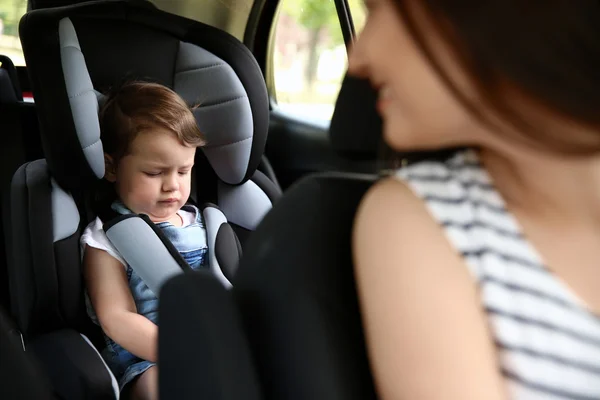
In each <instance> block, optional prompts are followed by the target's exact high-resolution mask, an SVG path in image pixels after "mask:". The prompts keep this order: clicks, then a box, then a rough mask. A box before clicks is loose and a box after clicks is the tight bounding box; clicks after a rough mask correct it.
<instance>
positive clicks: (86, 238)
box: [79, 210, 196, 267]
mask: <svg viewBox="0 0 600 400" xmlns="http://www.w3.org/2000/svg"><path fill="white" fill-rule="evenodd" d="M177 214H179V216H180V217H181V220H182V221H183V223H182V225H181V226H182V227H185V226H188V225H191V224H193V223H194V222H195V220H196V215H195V214H194V213H192V212H189V211H185V210H179V211H177ZM102 225H103V223H102V221H101V220H100V218H96V219H95V220H94V221H92V222H90V223H89V224H88V226H86V228H85V230H84V231H83V235H81V239H80V240H79V244H80V246H81V257H82V259H83V255H84V252H85V247H86V245H88V246H90V247H93V248H95V249H99V250H104V251H106V252H107V253H108V254H110V255H111V256H113V257H114V258H116V259H117V260H119V261H120V262H121V264H123V267H126V266H127V263H126V262H125V260H124V259H123V257H122V256H121V254H119V252H118V251H117V249H116V248H115V247H114V246H113V245H112V243H111V242H110V240H109V239H108V237H107V236H106V233H104V230H103V229H102Z"/></svg>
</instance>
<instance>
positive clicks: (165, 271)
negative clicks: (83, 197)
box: [103, 205, 241, 297]
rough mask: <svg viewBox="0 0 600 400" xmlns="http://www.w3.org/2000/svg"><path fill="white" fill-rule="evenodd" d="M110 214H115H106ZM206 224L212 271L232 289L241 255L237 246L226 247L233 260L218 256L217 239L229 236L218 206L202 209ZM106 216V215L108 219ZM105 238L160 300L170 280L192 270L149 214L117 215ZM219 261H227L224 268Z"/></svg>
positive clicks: (225, 219) (105, 227)
mask: <svg viewBox="0 0 600 400" xmlns="http://www.w3.org/2000/svg"><path fill="white" fill-rule="evenodd" d="M108 215H113V216H114V215H116V213H115V214H112V213H107V216H108ZM202 215H203V216H204V222H205V225H206V237H207V242H208V243H207V244H208V260H209V265H210V269H211V272H212V273H213V275H214V276H215V277H216V278H217V280H218V281H219V282H221V284H223V286H224V287H225V288H228V289H229V288H231V282H230V279H231V278H232V277H233V275H234V274H235V271H236V270H237V264H238V262H239V258H240V256H241V253H240V252H239V251H238V252H237V253H236V252H235V251H236V250H237V246H235V247H234V246H227V248H226V249H225V251H227V252H228V253H229V254H230V255H232V256H234V257H227V258H223V257H218V254H217V245H216V243H217V240H218V237H219V235H226V234H227V230H223V229H222V227H223V226H227V225H228V224H227V218H225V215H223V213H222V212H221V210H219V209H218V208H217V207H216V206H212V205H209V206H206V207H205V208H204V209H203V210H202ZM107 216H103V218H104V219H105V220H108V218H107ZM103 229H104V232H105V233H106V236H107V237H108V239H109V240H110V242H111V243H112V245H113V246H114V247H115V248H116V249H117V251H118V252H119V253H120V254H121V255H122V256H123V258H124V259H125V261H127V264H129V266H130V267H131V268H132V269H133V270H134V271H135V272H136V273H137V274H138V275H139V276H140V277H141V278H142V280H143V281H144V283H145V284H146V285H147V286H148V288H150V290H152V292H153V293H154V294H155V295H156V296H157V297H158V295H159V293H160V290H161V288H162V286H163V285H164V284H165V282H167V281H168V280H169V279H170V278H172V277H173V276H175V275H178V274H181V273H183V272H191V271H192V269H191V268H190V266H189V265H188V264H187V263H186V262H185V260H184V259H183V257H181V255H180V254H179V252H178V251H177V249H176V248H175V247H174V246H173V244H172V243H171V242H170V241H169V239H167V238H166V237H165V236H164V234H163V233H162V231H161V230H160V228H158V227H157V226H156V225H155V224H154V223H153V222H152V221H151V220H150V218H148V216H147V215H143V214H141V215H137V214H128V215H118V216H116V217H114V218H112V219H111V220H109V221H108V222H106V223H104V225H103ZM219 258H221V259H226V260H227V265H221V263H220V262H219ZM232 258H233V261H231V259H232Z"/></svg>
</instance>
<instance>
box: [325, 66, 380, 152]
mask: <svg viewBox="0 0 600 400" xmlns="http://www.w3.org/2000/svg"><path fill="white" fill-rule="evenodd" d="M376 102H377V92H376V91H375V90H374V89H373V88H372V87H371V85H370V84H369V81H367V80H365V79H359V78H355V77H353V76H350V75H346V76H345V77H344V80H343V82H342V87H341V88H340V93H339V95H338V98H337V101H336V104H335V110H334V112H333V117H332V118H331V125H330V127H329V137H330V140H331V145H332V146H333V148H334V150H335V151H336V152H337V153H338V154H340V155H341V156H343V157H345V158H349V159H353V160H376V159H377V158H378V156H379V153H380V150H381V148H382V136H381V130H382V121H381V117H380V116H379V114H378V113H377V110H376V109H375V104H376Z"/></svg>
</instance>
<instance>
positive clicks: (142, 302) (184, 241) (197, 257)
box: [102, 202, 208, 390]
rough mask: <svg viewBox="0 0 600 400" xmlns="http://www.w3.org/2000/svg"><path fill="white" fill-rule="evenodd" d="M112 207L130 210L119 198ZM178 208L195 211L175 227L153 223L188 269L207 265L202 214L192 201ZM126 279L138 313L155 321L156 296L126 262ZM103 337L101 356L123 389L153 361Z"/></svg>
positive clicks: (127, 211)
mask: <svg viewBox="0 0 600 400" xmlns="http://www.w3.org/2000/svg"><path fill="white" fill-rule="evenodd" d="M112 208H113V210H115V211H117V212H118V213H120V214H129V213H131V211H129V210H128V209H127V208H126V207H125V206H124V205H123V204H122V203H120V202H115V203H113V205H112ZM181 209H182V210H184V211H189V212H192V213H194V214H195V215H196V218H195V222H194V223H192V224H190V225H188V226H185V227H176V226H174V225H172V224H171V223H170V222H159V223H157V224H156V226H158V227H159V228H160V229H162V231H163V233H164V234H165V236H166V237H167V238H168V239H169V240H170V241H171V243H173V245H174V246H175V248H176V249H177V250H178V251H179V254H181V256H182V257H183V258H184V259H185V261H186V262H187V263H188V264H189V265H190V267H191V268H192V269H200V268H204V267H207V266H208V262H207V261H208V257H207V252H208V247H207V241H206V229H205V227H204V222H203V220H202V214H201V213H200V211H199V210H198V208H196V207H195V206H193V205H185V206H183V207H182V208H181ZM127 279H128V281H129V289H130V290H131V294H132V295H133V299H134V301H135V305H136V307H137V312H138V314H140V315H143V316H145V317H146V318H148V319H149V320H150V321H152V322H154V323H155V324H157V325H158V298H157V297H156V296H155V295H154V293H153V292H152V291H151V290H150V289H149V288H148V286H146V284H145V283H144V282H143V281H142V279H141V278H140V277H139V276H138V275H137V274H136V273H135V271H134V270H133V269H132V268H131V267H130V266H129V265H128V266H127ZM104 338H105V340H106V348H105V349H104V350H103V352H102V356H103V358H104V359H105V360H106V362H107V364H108V366H109V367H110V369H111V370H112V372H113V374H114V375H115V377H116V379H117V380H118V382H119V389H120V390H123V387H125V385H127V384H128V383H129V382H131V381H132V380H133V379H134V378H135V377H136V376H138V375H140V374H142V373H144V372H145V371H146V370H147V369H148V368H150V367H152V366H153V365H154V363H152V362H150V361H146V360H142V359H140V358H138V357H136V356H135V355H133V354H131V353H130V352H129V351H127V350H125V349H124V348H123V347H121V346H120V345H118V344H117V343H115V342H114V341H113V340H112V339H110V338H109V337H108V336H106V335H105V336H104Z"/></svg>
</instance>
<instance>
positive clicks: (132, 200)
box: [100, 82, 205, 222]
mask: <svg viewBox="0 0 600 400" xmlns="http://www.w3.org/2000/svg"><path fill="white" fill-rule="evenodd" d="M100 130H101V138H102V144H103V147H104V151H105V163H106V173H105V179H106V180H107V181H109V182H111V183H114V188H115V191H116V194H117V196H118V197H119V198H120V199H121V200H122V201H123V203H125V205H126V206H127V207H129V208H130V209H131V210H132V211H134V212H136V213H143V214H147V215H148V216H149V217H150V219H151V220H153V221H154V222H160V221H164V220H168V219H169V218H171V217H172V216H173V215H174V214H175V212H177V210H179V208H181V206H182V205H183V204H184V203H185V202H186V201H187V200H188V197H189V194H190V185H191V169H192V167H193V165H194V156H195V153H196V148H197V147H199V146H202V145H204V144H205V139H204V136H203V135H202V133H201V132H200V130H199V129H198V126H197V124H196V119H195V117H194V115H193V113H192V111H191V110H190V108H189V107H188V105H187V104H186V103H185V101H184V100H182V99H181V98H180V97H179V96H178V95H177V94H176V93H175V92H173V91H172V90H171V89H169V88H167V87H165V86H162V85H159V84H155V83H147V82H129V83H125V84H124V85H121V86H119V87H118V88H116V89H115V90H113V91H112V93H111V94H110V95H109V96H108V98H107V99H106V102H105V103H104V105H103V107H102V109H101V111H100Z"/></svg>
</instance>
